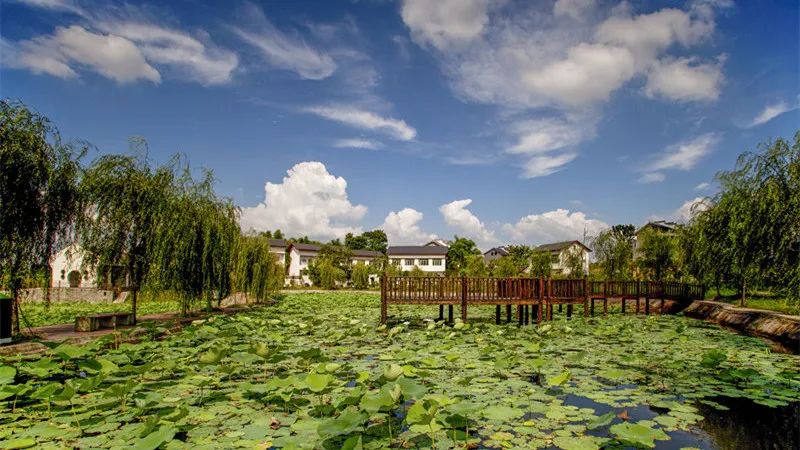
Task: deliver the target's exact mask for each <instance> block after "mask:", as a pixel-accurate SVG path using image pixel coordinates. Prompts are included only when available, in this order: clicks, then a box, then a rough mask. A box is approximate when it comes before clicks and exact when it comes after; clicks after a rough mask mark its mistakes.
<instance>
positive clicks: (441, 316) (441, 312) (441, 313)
mask: <svg viewBox="0 0 800 450" xmlns="http://www.w3.org/2000/svg"><path fill="white" fill-rule="evenodd" d="M439 320H444V305H439Z"/></svg>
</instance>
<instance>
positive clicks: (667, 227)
mask: <svg viewBox="0 0 800 450" xmlns="http://www.w3.org/2000/svg"><path fill="white" fill-rule="evenodd" d="M647 227H651V228H660V229H661V230H664V231H673V230H674V229H675V228H677V227H678V224H677V223H675V222H668V221H666V220H655V221H653V222H647V223H646V224H644V225H642V227H641V228H639V229H638V230H636V234H639V233H640V232H641V231H642V230H644V229H645V228H647Z"/></svg>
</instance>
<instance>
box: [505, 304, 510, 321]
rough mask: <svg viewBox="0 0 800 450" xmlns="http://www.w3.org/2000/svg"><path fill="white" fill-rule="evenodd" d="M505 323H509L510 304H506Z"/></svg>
mask: <svg viewBox="0 0 800 450" xmlns="http://www.w3.org/2000/svg"><path fill="white" fill-rule="evenodd" d="M506 323H511V305H506Z"/></svg>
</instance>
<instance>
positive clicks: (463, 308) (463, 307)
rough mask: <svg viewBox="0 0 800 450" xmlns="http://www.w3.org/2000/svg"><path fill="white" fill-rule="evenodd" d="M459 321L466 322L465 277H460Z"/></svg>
mask: <svg viewBox="0 0 800 450" xmlns="http://www.w3.org/2000/svg"><path fill="white" fill-rule="evenodd" d="M461 321H462V322H464V323H466V322H467V277H461Z"/></svg>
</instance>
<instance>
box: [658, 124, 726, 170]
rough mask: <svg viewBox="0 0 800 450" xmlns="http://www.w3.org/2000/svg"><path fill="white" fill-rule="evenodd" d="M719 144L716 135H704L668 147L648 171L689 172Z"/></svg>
mask: <svg viewBox="0 0 800 450" xmlns="http://www.w3.org/2000/svg"><path fill="white" fill-rule="evenodd" d="M717 142H719V136H718V135H717V134H716V133H706V134H702V135H700V136H697V137H695V138H692V139H689V140H687V141H683V142H679V143H677V144H674V145H670V146H669V147H667V148H666V150H665V151H664V152H663V153H662V154H661V155H660V156H658V157H657V158H656V160H655V161H653V162H652V163H651V164H650V165H649V166H648V167H647V170H648V171H651V172H652V171H659V170H667V169H679V170H690V169H692V168H693V167H694V166H695V165H697V163H698V162H699V161H700V160H701V159H702V158H703V157H704V156H706V155H707V154H709V153H710V152H711V151H712V150H713V149H714V146H715V145H717Z"/></svg>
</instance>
